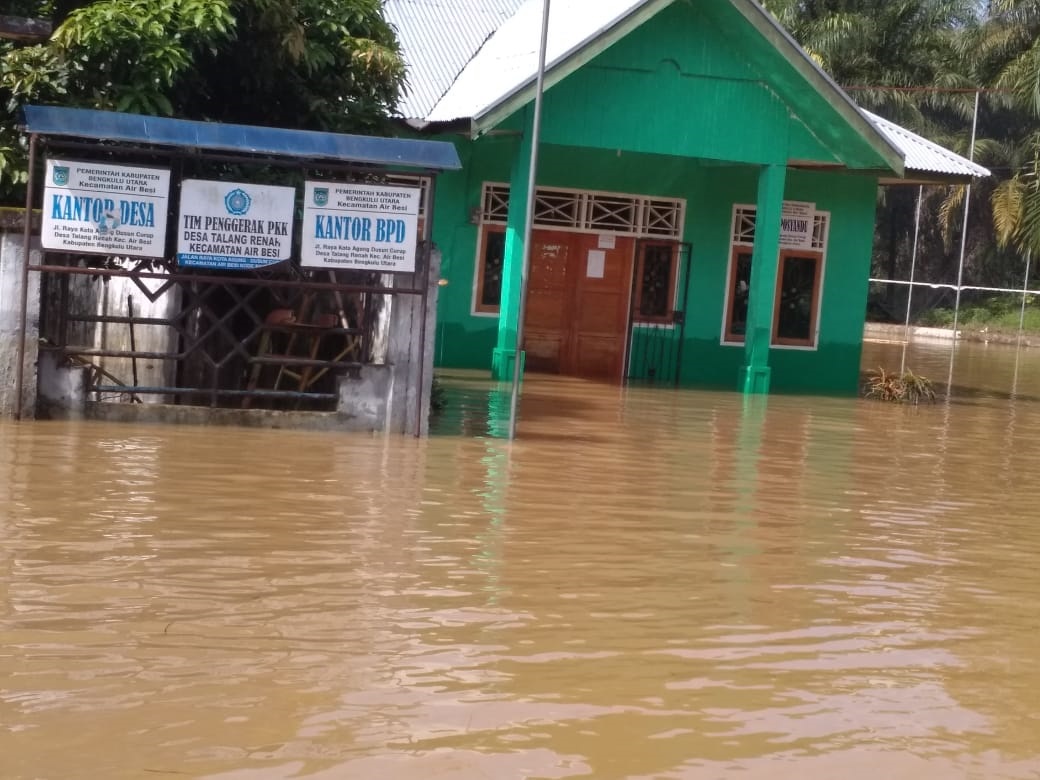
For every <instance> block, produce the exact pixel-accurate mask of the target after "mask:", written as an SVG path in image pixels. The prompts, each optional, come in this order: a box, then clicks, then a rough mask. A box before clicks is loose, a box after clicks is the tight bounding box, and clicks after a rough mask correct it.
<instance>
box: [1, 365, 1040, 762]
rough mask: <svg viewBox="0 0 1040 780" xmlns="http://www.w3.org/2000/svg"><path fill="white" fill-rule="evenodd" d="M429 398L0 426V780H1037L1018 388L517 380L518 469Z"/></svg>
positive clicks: (480, 407) (1034, 610) (1033, 382)
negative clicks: (300, 416) (344, 419)
mask: <svg viewBox="0 0 1040 780" xmlns="http://www.w3.org/2000/svg"><path fill="white" fill-rule="evenodd" d="M898 350H899V347H898V346H892V345H888V346H885V345H870V346H868V349H867V354H866V355H865V358H864V364H865V365H868V366H870V365H875V364H880V363H886V364H887V365H889V366H890V367H892V366H893V364H894V365H895V366H898V361H899V353H898ZM910 365H911V366H912V367H913V368H914V370H915V371H918V372H920V373H924V374H926V375H928V376H930V377H932V378H934V379H937V380H942V381H941V382H940V384H943V383H944V382H945V380H946V378H947V367H948V352H947V347H944V346H942V345H938V346H935V347H919V348H917V347H915V349H914V351H913V352H912V354H911V356H910ZM446 385H447V388H448V396H449V402H450V404H449V405H450V408H449V410H448V412H446V413H445V415H444V417H443V418H442V420H441V423H440V426H441V427H440V432H439V434H438V435H437V436H435V437H433V438H431V439H430V440H429V441H426V442H418V441H415V440H410V439H398V438H393V439H385V438H381V437H369V436H353V435H329V434H314V433H298V432H286V431H254V430H237V429H203V428H178V427H162V426H155V427H143V426H142V427H137V426H127V425H100V424H85V423H82V424H68V423H45V422H36V423H25V424H19V425H14V424H0V778H4V780H20V779H21V778H26V779H28V780H32V779H35V778H46V779H48V780H50V779H52V778H54V779H56V780H57V779H59V778H60V779H61V780H66V779H67V778H105V779H106V780H108V779H114V778H160V777H196V778H222V779H225V780H232V779H233V780H260V779H264V780H267V779H269V778H401V779H402V780H411V779H412V778H416V779H417V778H424V779H425V778H460V779H463V778H464V779H467V780H468V779H469V778H474V779H477V778H510V779H511V778H570V777H591V778H604V779H609V778H684V779H685V778H695V779H697V780H700V778H729V777H733V778H738V779H739V778H752V779H755V778H770V779H773V778H780V779H786V778H792V779H793V778H798V779H799V780H801V779H803V778H806V777H813V778H817V777H818V778H830V777H835V778H837V777H840V778H853V779H855V778H868V779H869V780H875V778H877V777H879V776H882V777H885V778H886V780H889V779H895V778H912V780H932V779H933V778H935V779H938V778H942V779H943V780H945V779H947V778H1037V777H1040V471H1038V470H1040V352H1030V351H1024V352H1022V353H1021V354H1017V353H1016V352H1015V350H1014V349H1009V348H1005V347H1001V348H989V347H985V346H982V345H966V346H965V347H963V348H962V349H961V352H960V353H959V354H958V357H957V360H956V361H955V363H954V377H953V382H952V385H953V390H954V392H953V398H952V400H951V401H950V402H948V403H942V404H937V405H935V406H928V407H921V408H919V409H910V408H901V407H896V406H890V405H884V404H878V403H872V402H867V401H862V400H835V399H810V398H801V397H798V398H795V397H782V396H774V397H771V398H769V399H753V400H750V401H748V400H745V399H743V398H742V397H740V396H739V395H736V394H729V393H708V392H696V391H681V392H674V391H667V390H657V389H643V388H629V389H627V390H625V389H618V388H605V387H600V386H595V385H590V384H587V383H582V382H577V381H572V380H562V379H552V378H547V377H532V378H531V379H530V380H529V381H528V382H527V383H526V388H525V398H524V407H523V415H524V417H523V422H522V427H521V435H522V438H521V440H520V441H518V442H516V443H515V444H513V445H512V446H510V445H509V444H507V443H505V442H503V441H501V440H497V439H493V438H487V437H486V436H482V435H481V434H486V433H487V430H488V427H489V423H488V416H489V410H490V413H491V415H492V417H493V416H494V412H495V410H496V409H498V410H500V409H501V408H502V405H503V399H502V398H501V397H499V396H496V395H495V394H494V393H491V394H489V392H488V387H487V385H486V384H485V383H483V382H481V381H478V380H477V379H475V378H474V377H472V376H462V375H455V376H449V377H447V378H446ZM492 427H493V426H492Z"/></svg>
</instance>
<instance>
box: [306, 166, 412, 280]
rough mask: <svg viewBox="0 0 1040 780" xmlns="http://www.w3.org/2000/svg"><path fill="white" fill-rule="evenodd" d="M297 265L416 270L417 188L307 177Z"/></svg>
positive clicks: (408, 271)
mask: <svg viewBox="0 0 1040 780" xmlns="http://www.w3.org/2000/svg"><path fill="white" fill-rule="evenodd" d="M303 198H304V200H303V235H302V237H301V241H300V265H302V266H304V267H305V268H327V269H337V268H362V269H365V270H368V271H380V272H386V273H394V272H406V273H411V272H413V271H415V249H416V245H417V239H418V229H419V190H418V189H416V188H415V187H394V186H384V185H376V184H337V183H335V182H326V181H309V182H307V183H306V189H305V190H304V196H303Z"/></svg>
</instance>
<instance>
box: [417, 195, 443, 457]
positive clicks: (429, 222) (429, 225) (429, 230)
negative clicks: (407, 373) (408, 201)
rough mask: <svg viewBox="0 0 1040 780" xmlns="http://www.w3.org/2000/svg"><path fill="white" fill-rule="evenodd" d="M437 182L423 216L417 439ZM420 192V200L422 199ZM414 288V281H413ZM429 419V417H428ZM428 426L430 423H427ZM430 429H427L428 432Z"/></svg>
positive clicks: (431, 384)
mask: <svg viewBox="0 0 1040 780" xmlns="http://www.w3.org/2000/svg"><path fill="white" fill-rule="evenodd" d="M436 185H437V180H436V178H434V177H432V176H431V177H430V186H429V188H428V190H427V192H426V203H425V204H424V205H425V211H424V212H423V216H424V217H425V218H426V219H425V224H424V225H423V233H425V236H424V241H423V244H424V252H423V255H424V260H425V263H426V267H425V268H424V269H423V281H422V315H421V316H422V319H421V320H420V321H419V378H418V380H417V382H418V387H417V388H416V389H415V437H416V438H420V437H421V436H422V435H423V433H424V430H423V429H424V426H423V422H424V421H423V416H422V408H423V383H424V381H425V379H426V373H425V369H426V319H427V317H428V316H429V307H430V271H431V270H432V269H431V268H430V266H431V265H432V264H433V197H434V194H435V189H434V188H435V187H436ZM421 192H422V191H421V190H420V196H419V197H420V198H421V197H422V195H421ZM413 286H414V281H413ZM430 359H431V362H432V360H433V350H432V349H431V350H430ZM430 397H431V398H432V397H433V379H432V377H431V379H430ZM427 419H428V416H427ZM427 424H428V423H427ZM428 431H429V428H426V432H428Z"/></svg>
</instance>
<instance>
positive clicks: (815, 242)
mask: <svg viewBox="0 0 1040 780" xmlns="http://www.w3.org/2000/svg"><path fill="white" fill-rule="evenodd" d="M755 213H756V207H755V206H745V205H739V204H738V205H736V206H734V207H733V234H732V241H733V243H734V244H744V245H747V246H751V245H753V244H754V243H755ZM830 216H831V215H830V214H829V213H828V212H826V211H817V212H816V214H815V215H814V216H813V234H812V248H813V249H816V250H819V251H820V252H822V251H823V250H824V249H826V248H827V231H828V229H829V228H830Z"/></svg>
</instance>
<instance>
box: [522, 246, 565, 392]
mask: <svg viewBox="0 0 1040 780" xmlns="http://www.w3.org/2000/svg"><path fill="white" fill-rule="evenodd" d="M570 239H571V236H570V235H568V234H566V233H552V232H550V231H546V230H536V231H534V232H533V233H532V235H531V280H530V283H529V284H528V290H527V315H526V320H525V322H526V325H525V328H524V351H525V352H526V353H527V354H526V356H525V360H526V365H527V367H528V368H530V369H531V370H533V371H547V372H551V373H560V372H561V371H563V370H564V363H565V362H566V353H567V350H568V319H569V315H570V309H571V305H570V304H571V295H572V290H571V284H570V273H569V258H570V252H571V246H570Z"/></svg>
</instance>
